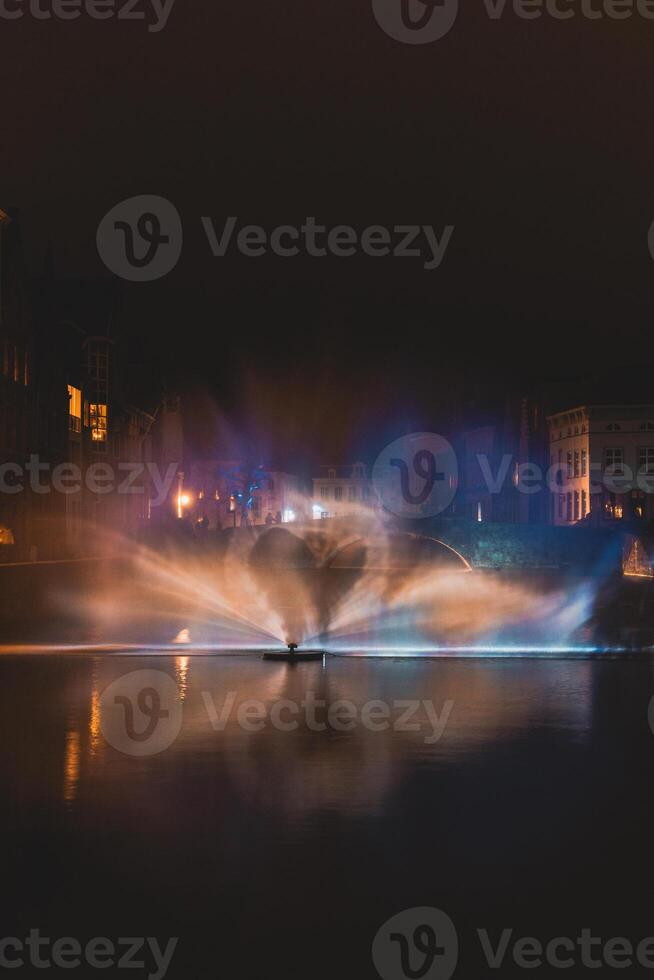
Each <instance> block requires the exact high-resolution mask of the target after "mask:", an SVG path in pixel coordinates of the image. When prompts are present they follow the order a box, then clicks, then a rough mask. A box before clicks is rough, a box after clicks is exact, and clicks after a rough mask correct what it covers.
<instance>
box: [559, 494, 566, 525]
mask: <svg viewBox="0 0 654 980" xmlns="http://www.w3.org/2000/svg"><path fill="white" fill-rule="evenodd" d="M559 517H560V518H561V520H563V518H564V517H565V494H564V493H560V494H559Z"/></svg>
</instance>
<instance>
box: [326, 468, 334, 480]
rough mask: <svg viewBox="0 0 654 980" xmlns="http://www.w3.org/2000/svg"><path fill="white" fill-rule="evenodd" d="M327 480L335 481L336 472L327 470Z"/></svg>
mask: <svg viewBox="0 0 654 980" xmlns="http://www.w3.org/2000/svg"><path fill="white" fill-rule="evenodd" d="M327 478H328V479H329V480H335V479H336V470H327Z"/></svg>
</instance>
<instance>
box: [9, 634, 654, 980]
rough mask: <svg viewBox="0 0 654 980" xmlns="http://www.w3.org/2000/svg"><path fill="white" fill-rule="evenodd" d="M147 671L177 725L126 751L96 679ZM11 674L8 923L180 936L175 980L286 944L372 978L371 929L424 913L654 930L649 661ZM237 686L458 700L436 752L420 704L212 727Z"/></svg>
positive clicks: (263, 692)
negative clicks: (278, 723)
mask: <svg viewBox="0 0 654 980" xmlns="http://www.w3.org/2000/svg"><path fill="white" fill-rule="evenodd" d="M144 668H147V669H156V670H161V671H163V672H165V673H166V674H167V675H168V676H169V677H170V678H172V680H173V681H174V683H175V685H176V687H177V691H178V694H179V698H180V701H182V702H183V724H182V728H181V732H180V734H179V736H178V737H177V739H176V740H175V741H174V742H173V744H172V745H170V747H169V748H167V749H166V750H165V751H162V752H161V753H160V754H158V755H152V756H149V757H144V758H134V757H131V756H128V755H124V754H122V753H121V752H118V751H117V750H116V749H115V748H113V747H112V746H111V745H109V744H108V743H107V742H106V740H105V738H104V736H103V734H102V722H103V717H102V710H103V708H102V704H103V702H102V692H103V691H104V690H105V688H106V687H107V686H108V685H109V684H111V683H112V682H113V681H115V680H116V679H117V678H119V677H120V676H121V675H122V674H124V673H126V672H127V671H134V670H140V669H144ZM0 683H1V684H2V690H3V691H5V692H11V696H7V697H5V699H4V705H3V711H2V713H1V714H0V779H1V780H2V785H3V793H4V799H5V806H4V808H3V809H2V810H0V832H2V834H3V839H5V840H6V841H9V842H11V847H9V848H8V850H7V854H6V868H5V875H4V885H5V890H6V892H7V894H9V895H11V906H10V908H9V910H8V913H7V916H6V919H5V928H6V934H7V935H26V934H27V932H28V931H29V929H30V928H32V927H35V926H39V927H40V928H41V929H42V932H43V934H47V935H60V936H65V935H72V934H76V935H83V936H89V937H90V936H94V935H114V936H120V935H135V936H137V935H159V936H164V935H175V936H180V937H181V938H180V946H179V953H178V954H177V955H176V960H175V963H174V966H173V969H172V970H171V972H170V974H169V976H170V977H174V978H176V977H180V978H185V980H187V978H188V977H190V976H198V977H200V976H202V977H204V976H206V977H209V976H216V975H218V974H220V975H234V976H237V975H238V976H240V977H244V978H247V980H250V978H252V980H254V978H255V977H257V978H259V977H261V976H270V977H271V978H273V980H274V978H276V977H277V976H282V975H284V976H286V975H288V970H287V964H288V957H289V955H292V957H293V958H294V960H295V961H296V962H298V963H300V964H304V965H306V964H309V968H308V969H303V971H302V973H303V975H309V976H311V977H313V978H320V980H322V978H323V977H325V980H327V978H328V977H330V978H333V977H334V976H336V975H339V974H338V965H339V963H340V964H341V967H342V966H343V963H346V965H347V970H345V971H344V972H345V975H347V976H350V975H351V976H360V977H362V978H365V977H368V976H372V975H373V974H372V973H371V968H370V943H371V939H372V936H374V934H375V932H376V930H377V929H378V928H379V926H380V924H381V923H382V922H383V921H385V919H387V918H388V917H389V916H390V915H391V914H394V913H396V912H398V911H399V910H400V909H402V908H408V907H411V906H415V905H421V904H428V905H435V906H436V907H439V908H444V909H446V910H447V911H448V913H450V914H451V915H452V916H453V918H454V919H455V921H456V922H457V924H458V925H460V924H461V923H462V922H463V924H464V925H465V923H466V921H468V920H469V921H470V922H471V923H472V924H474V926H488V927H489V928H494V929H497V930H498V934H499V932H500V931H501V929H502V928H506V927H512V926H514V925H516V924H519V926H520V928H521V929H522V930H523V931H524V934H525V935H534V934H536V935H539V936H544V937H545V938H547V937H548V936H554V935H576V932H573V931H572V930H575V929H576V930H578V929H579V928H581V927H582V926H585V925H588V924H589V923H591V924H592V926H593V928H594V929H598V930H599V931H600V932H601V931H602V928H604V933H605V935H618V934H625V933H626V934H627V935H629V936H630V937H632V938H638V936H639V934H640V935H646V934H649V932H645V931H643V930H644V929H647V928H649V929H650V931H651V923H648V922H642V923H641V922H640V921H639V915H641V912H640V911H639V909H640V908H641V903H640V901H639V900H637V899H636V898H635V895H636V894H637V893H638V892H639V891H642V888H641V886H645V885H646V884H647V883H648V882H649V881H651V875H652V874H654V858H652V857H651V847H650V838H651V826H652V822H653V821H654V792H653V790H652V787H654V737H653V736H652V734H651V732H650V731H649V728H648V725H647V706H648V702H649V698H650V696H651V694H652V691H653V684H652V671H651V666H650V664H649V663H647V662H643V661H632V660H618V659H614V660H601V659H595V660H593V659H576V660H548V659H512V660H508V659H507V660H498V659H490V660H482V659H477V660H462V659H440V660H439V659H411V660H410V659H402V660H395V661H390V660H378V659H371V658H370V659H369V658H351V657H347V658H341V657H336V658H327V659H326V660H325V663H324V665H323V664H322V663H319V662H317V663H306V664H298V665H295V666H289V665H287V664H280V663H266V662H263V661H262V660H261V659H260V658H259V657H258V656H254V655H250V656H247V655H244V654H239V655H236V656H194V655H193V651H191V650H186V649H184V651H183V653H182V652H181V651H180V650H179V648H178V649H177V650H176V651H175V652H174V653H170V654H166V655H158V656H157V655H155V654H154V653H153V654H151V655H149V656H147V657H140V656H129V655H125V656H111V655H107V654H96V655H93V656H85V655H82V654H77V655H76V656H65V655H60V656H58V657H55V656H26V657H19V656H4V657H0ZM230 691H234V692H236V695H237V704H238V703H241V702H243V701H245V700H247V699H250V698H253V699H257V700H259V701H262V702H263V703H264V704H265V705H266V706H267V707H268V708H270V707H271V706H272V705H273V704H274V703H275V702H278V701H279V700H280V699H288V700H290V701H293V702H301V701H302V699H303V698H305V697H306V696H307V692H309V691H313V692H315V696H316V698H319V699H323V700H324V701H325V702H327V703H328V704H331V705H333V704H334V703H335V702H337V701H338V700H340V699H347V700H349V701H351V702H353V703H354V704H355V705H356V706H357V708H358V709H359V710H360V709H361V707H362V706H363V705H364V704H365V703H366V702H368V701H371V700H381V701H385V702H388V703H389V704H391V705H393V704H394V702H396V701H402V700H409V699H423V700H431V701H432V702H433V704H434V705H435V707H436V710H437V711H438V712H439V713H440V712H441V710H442V708H443V705H444V704H445V702H447V701H448V700H449V701H452V702H453V707H452V711H451V714H450V715H449V718H448V721H447V724H446V726H445V729H444V732H443V734H442V736H441V738H440V739H439V740H438V741H436V742H435V744H427V743H426V742H425V735H426V734H427V722H426V718H425V717H424V716H421V717H420V721H421V730H420V731H394V730H393V729H392V728H391V729H389V730H387V731H379V732H374V731H370V730H368V729H367V728H365V727H364V726H363V725H361V724H358V725H357V726H356V727H355V728H354V729H353V730H352V731H348V732H341V731H336V730H333V729H330V728H327V729H326V730H324V731H313V730H311V729H310V728H309V727H308V726H307V725H306V724H305V723H304V718H303V715H301V714H300V715H299V721H300V723H301V724H300V727H299V728H298V730H296V731H289V732H284V731H278V730H276V729H275V728H272V727H271V725H270V723H269V722H268V723H267V724H266V727H265V729H264V730H263V731H261V732H258V733H251V732H247V731H244V730H243V728H242V727H241V726H240V725H239V724H238V721H237V719H236V711H235V710H234V711H233V712H232V714H231V715H230V718H229V720H228V721H227V723H226V725H225V729H224V731H215V730H214V729H213V728H212V726H211V724H210V721H209V718H208V716H207V711H206V706H205V703H204V701H203V698H202V693H203V692H209V693H210V694H211V696H212V697H213V699H214V702H215V704H216V706H217V708H218V709H219V708H220V706H221V705H222V704H223V702H224V700H225V698H226V696H227V695H228V693H229V692H230ZM391 717H392V718H393V717H395V715H394V714H392V715H391ZM648 915H649V909H648V907H645V906H643V907H642V916H641V917H642V918H643V919H646V918H647V916H648ZM624 916H627V919H626V922H625V921H624ZM605 922H606V923H607V924H606V925H605ZM516 928H517V925H516ZM254 939H256V940H257V941H256V942H255V941H254ZM317 949H319V950H320V953H319V955H317V953H316V950H317ZM244 950H245V951H246V953H247V955H246V954H245V953H244ZM467 955H468V956H469V951H467ZM216 964H220V966H221V969H220V970H218V969H216ZM477 966H478V965H476V966H475V970H474V971H473V972H470V973H466V972H465V970H464V971H463V972H462V973H461V975H462V976H475V977H477V976H483V975H485V973H484V971H483V968H477ZM223 967H224V969H223ZM342 972H343V971H342ZM507 975H511V976H512V974H510V973H509V974H507ZM503 976H504V974H503Z"/></svg>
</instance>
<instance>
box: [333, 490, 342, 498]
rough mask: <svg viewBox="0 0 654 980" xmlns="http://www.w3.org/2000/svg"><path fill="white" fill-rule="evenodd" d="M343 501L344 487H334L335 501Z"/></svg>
mask: <svg viewBox="0 0 654 980" xmlns="http://www.w3.org/2000/svg"><path fill="white" fill-rule="evenodd" d="M342 499H343V487H334V500H342Z"/></svg>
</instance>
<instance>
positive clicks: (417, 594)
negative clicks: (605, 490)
mask: <svg viewBox="0 0 654 980" xmlns="http://www.w3.org/2000/svg"><path fill="white" fill-rule="evenodd" d="M221 540H222V543H223V547H222V550H220V549H219V547H218V542H216V543H215V544H212V545H211V546H207V545H198V544H197V542H195V541H191V542H190V543H189V542H188V541H185V542H179V541H178V542H173V543H171V542H169V543H168V545H167V546H165V547H164V548H160V549H159V550H155V549H151V548H146V547H143V546H138V547H136V548H135V547H134V545H133V543H129V542H125V541H122V540H121V541H118V540H116V548H115V554H121V553H122V554H123V555H124V554H125V553H129V550H128V549H130V550H132V551H133V552H134V553H133V555H132V556H131V557H129V558H124V557H123V558H111V559H108V560H107V561H106V562H105V563H104V564H103V565H101V568H102V574H100V572H99V571H98V572H97V573H96V575H95V577H94V576H91V575H90V574H89V573H87V572H85V573H84V581H82V580H81V579H80V580H78V582H76V584H75V586H71V585H70V583H68V582H66V581H59V580H57V582H56V584H55V585H52V586H51V588H50V591H49V594H48V601H49V610H48V615H49V616H50V619H49V620H48V631H49V635H48V640H49V641H50V642H51V641H52V638H53V634H54V639H55V641H56V640H59V641H60V643H59V646H61V642H62V641H63V642H66V641H70V640H72V641H73V642H74V643H75V644H76V645H77V646H80V644H81V643H85V644H86V645H87V647H88V646H96V647H97V646H99V645H102V646H105V648H111V645H114V648H115V649H121V650H132V649H137V648H138V649H139V650H146V651H147V650H148V649H149V650H152V651H158V650H162V649H166V648H168V647H169V648H171V649H172V650H176V651H177V652H179V651H180V650H184V651H185V652H187V651H188V652H189V653H190V652H193V653H196V654H197V653H202V652H205V653H210V652H213V651H219V650H222V651H225V652H239V651H260V652H262V653H263V652H268V653H269V654H271V655H274V658H275V659H287V660H289V661H290V662H294V661H299V660H300V659H308V658H309V656H313V657H317V658H319V657H321V656H322V653H323V652H328V653H333V654H340V655H350V656H352V655H354V656H356V655H359V656H361V655H367V656H369V655H376V656H403V655H423V656H448V655H449V656H451V655H458V656H479V655H483V656H493V655H504V654H515V655H518V654H549V655H557V654H560V655H563V654H567V653H573V654H574V653H578V654H589V653H595V652H598V651H599V650H601V649H605V648H606V647H607V646H608V645H609V644H607V643H606V642H604V643H602V642H601V641H600V642H599V643H598V642H597V637H596V635H595V633H594V632H593V626H592V624H593V619H594V613H595V606H596V597H597V593H598V589H599V585H598V582H597V581H594V580H593V579H591V578H588V577H586V578H582V577H580V576H578V577H577V578H576V579H571V578H569V579H564V578H562V577H561V576H560V574H559V573H554V574H551V575H550V576H549V577H548V576H544V575H541V576H538V577H536V576H533V577H532V578H531V579H529V578H526V577H525V574H524V573H521V572H517V573H512V574H511V573H509V574H507V573H500V572H493V571H490V570H481V569H474V568H471V567H470V565H469V564H468V562H467V561H466V560H465V558H463V557H462V556H461V555H460V554H459V553H458V552H457V551H455V550H453V549H452V548H451V547H449V546H448V545H446V544H444V543H443V542H442V541H438V540H435V539H433V538H429V537H421V536H418V535H415V534H411V533H405V532H402V531H400V530H398V528H397V527H394V526H392V525H387V524H385V523H384V522H383V521H382V520H370V519H368V520H365V521H364V520H362V521H360V522H358V523H357V522H355V521H348V522H340V523H339V522H326V521H314V522H308V523H307V524H305V525H299V524H294V525H293V526H292V528H290V527H289V526H273V527H258V528H251V527H250V528H241V529H238V530H236V531H235V532H233V533H232V534H230V535H227V536H225V537H223V538H222V539H221ZM80 574H82V573H80ZM86 579H88V581H86ZM59 617H61V618H62V620H63V621H64V622H65V623H66V624H67V625H66V631H65V633H63V632H62V633H59V631H58V628H57V627H53V626H52V624H53V623H58V622H59Z"/></svg>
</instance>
